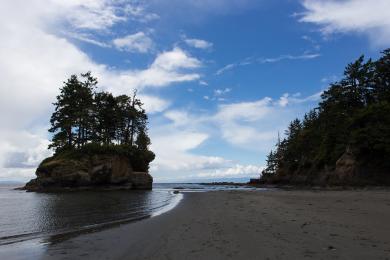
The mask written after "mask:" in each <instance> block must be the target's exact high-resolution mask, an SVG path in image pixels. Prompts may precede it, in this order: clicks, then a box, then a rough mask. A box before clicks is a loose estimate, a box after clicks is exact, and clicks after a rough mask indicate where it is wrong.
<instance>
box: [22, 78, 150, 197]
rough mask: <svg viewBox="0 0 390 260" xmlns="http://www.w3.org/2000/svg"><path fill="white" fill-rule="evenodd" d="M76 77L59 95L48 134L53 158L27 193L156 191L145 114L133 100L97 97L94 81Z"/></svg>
mask: <svg viewBox="0 0 390 260" xmlns="http://www.w3.org/2000/svg"><path fill="white" fill-rule="evenodd" d="M81 78H82V79H83V80H82V81H81V80H79V78H78V77H77V76H76V75H73V76H71V77H70V79H68V81H67V82H65V83H64V86H63V87H62V88H61V93H60V95H58V96H57V102H56V103H54V105H55V112H54V113H53V114H52V117H51V120H50V123H51V126H52V127H51V128H50V129H49V132H51V133H53V136H52V142H51V144H50V145H49V149H53V151H54V154H53V156H52V157H49V158H46V159H45V160H43V161H42V162H41V163H40V165H39V166H38V168H37V170H36V176H37V177H36V178H35V179H32V180H31V181H29V182H28V183H27V184H26V185H25V187H24V189H25V190H27V191H39V192H44V191H57V190H80V189H95V188H99V189H101V188H103V189H152V183H153V178H152V176H151V175H150V174H149V173H148V169H149V163H150V162H151V161H153V159H154V157H155V155H154V153H153V152H152V151H150V150H149V145H150V139H149V137H148V135H147V115H146V112H145V110H144V109H143V108H142V106H143V104H142V102H141V101H140V100H139V99H138V98H137V96H136V92H134V94H133V96H132V97H129V96H126V95H121V96H116V97H115V96H113V95H112V94H111V93H107V92H95V88H96V85H97V80H96V78H94V77H92V76H91V74H90V73H86V74H81Z"/></svg>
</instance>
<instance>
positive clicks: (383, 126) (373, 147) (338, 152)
mask: <svg viewBox="0 0 390 260" xmlns="http://www.w3.org/2000/svg"><path fill="white" fill-rule="evenodd" d="M382 54H383V55H382V56H381V57H380V58H379V59H378V60H377V61H373V60H371V59H368V60H367V61H365V59H364V56H361V57H360V58H359V59H358V60H356V61H355V62H353V63H351V64H349V65H348V66H347V67H346V69H345V72H344V78H343V79H341V80H340V81H339V82H335V83H333V84H331V86H330V88H329V89H328V90H326V91H324V93H323V94H322V95H321V101H320V103H319V106H318V107H317V108H315V109H313V110H312V111H310V112H308V113H307V114H306V115H305V116H304V118H303V119H302V120H299V119H295V120H294V121H292V122H291V123H290V125H289V126H288V129H287V130H286V136H285V138H284V139H283V140H281V141H280V142H279V143H278V144H277V146H276V149H275V150H274V151H272V152H271V153H270V154H269V156H268V158H267V167H266V169H265V170H264V171H263V173H262V180H263V181H265V182H283V181H285V182H289V181H291V180H296V181H298V182H299V181H301V182H306V183H310V182H312V181H313V180H315V179H318V178H319V177H321V176H319V174H321V172H322V173H324V172H331V171H332V170H334V169H335V166H336V162H337V161H338V159H339V158H340V157H341V156H342V155H343V154H345V153H348V154H351V155H353V157H354V161H353V162H350V165H353V166H354V167H357V168H358V169H362V171H360V172H359V174H360V175H363V176H360V177H363V178H371V177H373V176H375V175H377V174H381V173H382V174H385V175H386V173H387V176H390V175H388V173H389V170H390V49H387V50H385V51H383V52H382ZM382 176H383V175H382Z"/></svg>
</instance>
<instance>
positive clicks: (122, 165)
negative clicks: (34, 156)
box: [25, 154, 153, 192]
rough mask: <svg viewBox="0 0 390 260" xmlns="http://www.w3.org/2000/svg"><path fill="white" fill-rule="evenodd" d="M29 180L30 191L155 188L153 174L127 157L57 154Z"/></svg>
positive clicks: (47, 160)
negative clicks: (139, 169)
mask: <svg viewBox="0 0 390 260" xmlns="http://www.w3.org/2000/svg"><path fill="white" fill-rule="evenodd" d="M36 176H37V177H36V178H35V179H32V180H31V181H29V182H28V183H27V184H26V186H25V189H26V190H27V191H40V192H44V191H55V190H77V189H93V188H107V189H137V190H140V189H141V190H150V189H152V183H153V177H152V176H151V175H150V174H149V173H148V172H137V171H134V170H133V167H132V164H131V162H130V160H129V158H127V157H126V156H121V155H110V154H106V155H85V156H81V157H79V158H69V157H66V156H54V157H50V158H47V159H45V160H44V161H43V162H42V163H41V164H40V165H39V167H38V168H37V170H36Z"/></svg>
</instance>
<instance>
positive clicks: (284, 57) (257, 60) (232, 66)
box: [215, 53, 321, 76]
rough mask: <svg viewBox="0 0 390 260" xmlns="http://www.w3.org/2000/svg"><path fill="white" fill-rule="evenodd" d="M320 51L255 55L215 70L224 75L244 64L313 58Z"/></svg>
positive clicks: (317, 55) (316, 56) (318, 55)
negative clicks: (266, 56) (260, 56)
mask: <svg viewBox="0 0 390 260" xmlns="http://www.w3.org/2000/svg"><path fill="white" fill-rule="evenodd" d="M320 56H321V54H320V53H304V54H301V55H291V54H288V55H280V56H278V57H272V58H254V57H249V58H246V59H244V60H242V61H239V62H236V63H231V64H228V65H225V66H224V67H222V68H220V69H219V70H217V72H215V75H216V76H219V75H222V74H223V73H225V72H227V71H229V70H232V69H235V68H237V67H242V66H248V65H252V64H266V63H276V62H281V61H285V60H312V59H315V58H318V57H320Z"/></svg>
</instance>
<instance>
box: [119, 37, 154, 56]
mask: <svg viewBox="0 0 390 260" xmlns="http://www.w3.org/2000/svg"><path fill="white" fill-rule="evenodd" d="M113 44H114V46H115V47H116V48H118V49H119V50H123V51H128V52H139V53H147V52H149V51H150V50H151V49H152V48H153V41H152V39H150V37H149V36H147V35H146V34H145V33H144V32H137V33H135V34H131V35H127V36H125V37H121V38H117V39H114V40H113Z"/></svg>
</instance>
